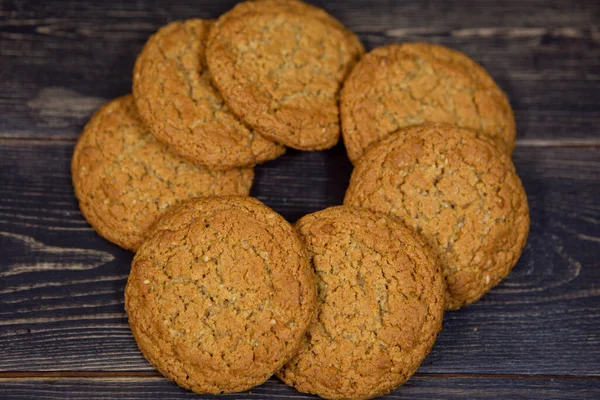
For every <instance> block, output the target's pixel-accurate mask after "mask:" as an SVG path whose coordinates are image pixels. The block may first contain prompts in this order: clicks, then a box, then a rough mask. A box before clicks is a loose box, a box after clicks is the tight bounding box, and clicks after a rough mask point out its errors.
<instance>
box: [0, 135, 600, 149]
mask: <svg viewBox="0 0 600 400" xmlns="http://www.w3.org/2000/svg"><path fill="white" fill-rule="evenodd" d="M77 139H78V138H77V137H73V138H72V137H48V138H40V137H18V136H0V145H2V144H3V143H18V142H24V143H36V144H45V143H75V142H77ZM516 147H519V148H526V147H549V148H554V147H568V148H596V147H600V138H597V139H596V138H594V139H556V140H554V139H517V141H516Z"/></svg>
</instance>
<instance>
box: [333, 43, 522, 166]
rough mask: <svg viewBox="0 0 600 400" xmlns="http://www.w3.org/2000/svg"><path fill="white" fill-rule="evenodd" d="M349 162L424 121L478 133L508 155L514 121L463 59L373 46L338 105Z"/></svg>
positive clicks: (411, 46)
mask: <svg viewBox="0 0 600 400" xmlns="http://www.w3.org/2000/svg"><path fill="white" fill-rule="evenodd" d="M340 109H341V119H342V131H343V135H344V144H345V145H346V150H347V151H348V157H349V158H350V161H352V162H353V163H356V162H357V161H358V159H359V158H360V157H361V155H362V154H363V153H364V151H365V150H366V149H367V148H368V147H369V146H370V145H372V144H374V143H377V142H378V141H379V140H381V139H383V138H384V137H386V136H387V135H389V134H390V133H392V132H394V131H396V130H398V129H399V128H404V127H407V126H412V125H419V124H421V123H424V122H445V123H450V124H453V125H457V126H460V127H464V128H471V129H475V130H477V131H480V132H481V133H483V134H484V135H486V136H488V137H490V138H491V139H492V140H493V141H494V142H495V143H496V144H497V145H498V146H500V148H502V150H504V151H505V152H506V153H507V154H511V152H512V150H513V148H514V145H515V135H516V128H515V119H514V116H513V111H512V108H511V107H510V103H509V102H508V99H507V97H506V95H505V94H504V92H502V90H500V88H499V87H498V86H497V85H496V83H495V82H494V80H493V79H492V78H491V77H490V75H489V74H488V73H487V72H486V71H485V69H483V67H482V66H481V65H479V64H477V63H476V62H474V61H473V60H471V59H470V58H469V57H467V56H466V55H464V54H462V53H460V52H458V51H454V50H451V49H448V48H446V47H443V46H438V45H434V44H428V43H403V44H392V45H388V46H384V47H378V48H376V49H374V50H372V51H371V52H369V53H368V54H366V55H365V56H364V57H363V59H362V60H361V61H360V62H359V63H358V64H357V65H356V68H354V69H353V70H352V73H351V74H350V75H349V76H348V79H346V82H345V83H344V88H343V90H342V94H341V100H340Z"/></svg>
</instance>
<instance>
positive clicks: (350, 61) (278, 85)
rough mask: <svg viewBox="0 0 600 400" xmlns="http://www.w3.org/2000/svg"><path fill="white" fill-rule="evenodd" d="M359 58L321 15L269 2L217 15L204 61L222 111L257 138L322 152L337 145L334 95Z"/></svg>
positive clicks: (355, 45)
mask: <svg viewBox="0 0 600 400" xmlns="http://www.w3.org/2000/svg"><path fill="white" fill-rule="evenodd" d="M363 51H364V50H363V48H362V45H361V44H360V41H359V40H358V39H357V38H356V36H354V35H353V34H351V33H350V32H349V31H348V30H346V29H345V28H344V27H343V26H342V25H341V24H340V23H339V22H338V21H336V20H335V19H333V18H332V17H330V16H329V15H328V14H327V13H325V12H324V11H322V10H319V9H316V8H315V7H312V6H308V5H306V4H304V3H301V2H297V1H293V2H290V3H289V4H286V3H284V2H281V1H272V0H271V1H259V2H251V3H241V4H240V5H238V6H236V7H234V8H233V9H232V10H231V11H230V12H228V13H226V14H224V15H223V16H221V18H219V20H218V21H217V23H216V24H215V26H214V28H213V30H212V31H211V33H210V38H209V43H208V48H207V62H208V66H209V68H210V70H211V73H212V75H213V81H214V83H215V85H216V86H217V88H218V89H219V91H220V92H221V93H222V95H223V97H224V98H225V101H226V102H227V104H228V105H229V106H230V107H231V109H232V110H233V111H234V112H235V113H236V114H237V115H238V116H239V117H240V118H241V119H242V120H244V121H245V122H246V123H247V124H249V125H250V126H251V127H253V128H254V129H255V130H256V131H257V132H258V133H260V134H261V135H263V136H265V137H267V138H269V139H271V140H274V141H276V142H278V143H281V144H284V145H286V146H289V147H293V148H296V149H301V150H321V149H326V148H329V147H332V146H333V145H335V144H336V143H337V141H338V139H339V133H340V127H339V110H338V92H339V89H340V85H341V82H342V80H343V79H344V77H345V76H346V74H347V73H348V71H349V70H350V69H351V68H352V66H353V65H354V64H355V62H356V61H357V59H358V58H359V57H360V55H361V54H362V53H363Z"/></svg>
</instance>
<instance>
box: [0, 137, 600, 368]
mask: <svg viewBox="0 0 600 400" xmlns="http://www.w3.org/2000/svg"><path fill="white" fill-rule="evenodd" d="M71 152H72V143H63V142H43V141H42V142H37V141H16V140H10V141H0V181H1V182H2V183H3V184H2V186H1V187H0V249H2V256H3V257H2V259H3V261H2V263H1V264H0V275H1V277H0V304H2V307H1V308H0V370H1V371H152V368H151V366H150V365H148V364H147V363H146V361H145V360H144V359H143V357H142V356H141V354H140V353H139V352H138V350H137V348H136V345H135V343H134V341H133V339H132V337H131V334H130V332H129V328H128V326H127V319H126V315H125V313H124V311H123V288H124V285H125V281H126V277H127V273H128V270H129V263H130V261H131V258H132V254H131V253H129V252H127V251H124V250H121V249H119V248H117V247H116V246H113V245H112V244H110V243H108V242H106V241H105V240H103V239H102V238H101V237H99V236H98V235H97V234H96V233H94V231H93V230H92V229H91V228H90V227H89V226H88V225H87V223H86V222H85V220H83V218H82V217H81V214H80V213H79V211H78V209H77V204H76V201H75V199H74V197H73V193H72V187H71V182H70V173H69V162H70V157H71ZM514 159H515V162H516V165H517V168H518V171H519V173H520V175H521V177H522V179H523V183H524V185H525V188H526V190H527V193H528V196H529V202H530V207H531V216H532V226H531V233H530V236H529V239H528V243H527V246H526V249H525V252H524V254H523V256H522V258H521V260H520V262H519V264H518V265H517V267H516V268H515V270H514V271H513V272H512V273H511V275H510V276H509V277H508V278H507V279H506V280H505V281H504V282H503V283H502V284H501V285H499V286H498V287H496V288H495V289H494V290H492V292H491V293H489V294H488V295H486V296H485V297H484V299H483V300H482V301H481V302H479V303H477V304H475V305H473V306H470V307H466V308H464V309H462V310H460V311H457V312H451V313H448V314H447V317H446V319H445V322H444V330H443V332H442V333H441V335H440V337H439V340H438V342H437V344H436V345H435V347H434V349H433V351H432V353H431V354H430V356H429V357H428V358H427V360H426V361H425V363H424V364H423V366H422V367H421V369H420V372H423V373H453V374H456V373H464V374H471V373H478V374H481V373H489V374H559V375H582V376H600V329H599V327H600V301H599V300H600V287H599V286H598V284H597V282H599V281H600V268H598V261H597V254H600V236H599V234H598V232H599V225H600V206H599V205H598V201H597V198H598V195H599V194H600V149H598V148H589V149H579V148H535V147H524V148H519V149H517V151H516V153H515V157H514ZM350 172H351V167H350V164H349V162H348V160H347V158H346V157H345V154H344V149H343V148H342V147H339V146H338V147H336V148H335V149H333V150H330V151H325V152H308V153H306V152H296V151H290V152H289V153H288V154H286V155H285V156H284V157H282V158H281V159H279V160H276V161H274V162H270V163H267V164H265V165H263V166H260V167H258V168H257V171H256V183H255V186H254V188H253V191H252V194H253V195H254V196H256V197H258V198H259V199H261V200H263V201H265V202H266V203H267V204H268V205H270V206H272V207H273V208H274V209H275V210H277V211H278V212H280V213H281V214H282V215H284V216H285V217H286V218H287V219H289V220H290V221H294V220H296V219H297V218H299V217H300V216H302V215H304V214H306V213H309V212H312V211H315V210H318V209H322V208H324V207H326V206H329V205H334V204H339V203H340V202H341V200H342V198H343V194H344V190H345V187H346V185H347V181H348V177H349V174H350Z"/></svg>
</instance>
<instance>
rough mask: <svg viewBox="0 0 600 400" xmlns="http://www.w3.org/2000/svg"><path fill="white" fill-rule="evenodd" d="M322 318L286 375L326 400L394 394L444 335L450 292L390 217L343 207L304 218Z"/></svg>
mask: <svg viewBox="0 0 600 400" xmlns="http://www.w3.org/2000/svg"><path fill="white" fill-rule="evenodd" d="M296 228H297V229H298V231H299V232H300V235H301V236H302V238H303V239H304V244H305V246H306V248H307V250H308V255H309V258H310V260H311V262H312V266H313V268H314V270H315V273H316V280H317V288H318V290H317V309H316V319H315V322H313V324H312V325H311V326H310V328H309V330H308V332H307V334H306V337H305V340H304V343H303V345H302V346H301V347H300V350H299V352H298V353H297V354H296V356H294V358H292V360H291V361H290V362H289V363H288V364H286V366H285V367H284V368H283V369H282V370H281V371H280V372H279V373H278V376H279V377H280V378H281V379H282V380H283V381H284V382H285V383H287V384H289V385H292V386H294V387H295V388H296V389H298V390H299V391H301V392H308V393H313V394H318V395H319V396H321V397H325V398H328V399H365V398H370V397H374V396H378V395H382V394H385V393H388V392H389V391H390V390H392V389H393V388H395V387H397V386H399V385H401V384H402V383H404V382H405V381H406V380H408V378H410V376H411V375H412V374H413V373H414V372H415V371H416V370H417V368H418V367H419V365H420V364H421V362H422V361H423V359H424V358H425V356H426V355H427V354H428V353H429V350H430V349H431V347H432V346H433V343H434V342H435V338H436V336H437V334H438V332H439V331H440V329H441V328H442V317H443V311H444V287H443V279H442V275H441V272H440V269H439V267H438V266H437V265H436V264H435V261H434V258H433V256H432V255H431V254H430V252H429V249H427V248H426V247H425V245H424V244H423V242H422V241H421V240H420V239H418V238H417V237H415V235H414V234H413V233H412V232H411V231H409V230H408V229H406V228H405V227H404V226H403V225H402V224H401V223H400V222H398V221H395V220H393V219H391V218H389V217H387V216H385V215H383V214H376V213H373V212H371V211H368V210H365V209H359V208H353V207H347V206H338V207H331V208H328V209H325V210H323V211H319V212H316V213H314V214H310V215H307V216H305V217H303V218H301V219H300V220H299V221H298V222H297V223H296Z"/></svg>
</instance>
